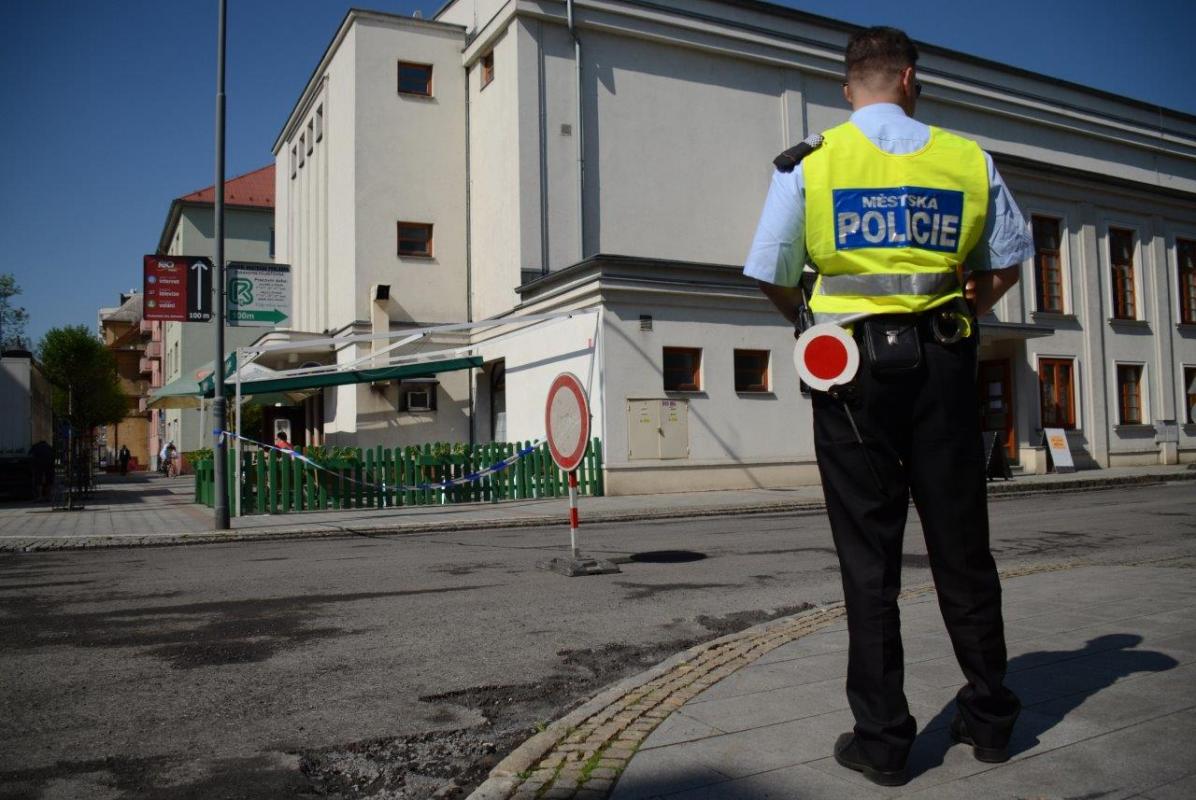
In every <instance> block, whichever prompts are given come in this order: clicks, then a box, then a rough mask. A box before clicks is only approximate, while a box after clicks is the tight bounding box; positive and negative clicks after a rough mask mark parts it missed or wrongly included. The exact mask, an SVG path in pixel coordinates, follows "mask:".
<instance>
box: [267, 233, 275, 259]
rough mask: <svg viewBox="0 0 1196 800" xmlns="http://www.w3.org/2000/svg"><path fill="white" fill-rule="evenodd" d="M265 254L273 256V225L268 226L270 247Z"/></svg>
mask: <svg viewBox="0 0 1196 800" xmlns="http://www.w3.org/2000/svg"><path fill="white" fill-rule="evenodd" d="M267 255H269V256H270V258H274V226H273V225H271V226H270V249H269V252H268V253H267Z"/></svg>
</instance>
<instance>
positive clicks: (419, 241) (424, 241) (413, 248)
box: [398, 222, 432, 258]
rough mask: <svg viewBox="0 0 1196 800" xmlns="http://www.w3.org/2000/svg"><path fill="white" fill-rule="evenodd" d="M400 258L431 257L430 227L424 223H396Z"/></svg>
mask: <svg viewBox="0 0 1196 800" xmlns="http://www.w3.org/2000/svg"><path fill="white" fill-rule="evenodd" d="M398 240H399V247H398V252H399V255H400V256H420V257H424V258H430V257H431V256H432V225H431V224H430V223H426V222H400V223H398Z"/></svg>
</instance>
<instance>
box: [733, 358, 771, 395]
mask: <svg viewBox="0 0 1196 800" xmlns="http://www.w3.org/2000/svg"><path fill="white" fill-rule="evenodd" d="M735 391H737V392H767V391H768V351H767V350H736V351H735Z"/></svg>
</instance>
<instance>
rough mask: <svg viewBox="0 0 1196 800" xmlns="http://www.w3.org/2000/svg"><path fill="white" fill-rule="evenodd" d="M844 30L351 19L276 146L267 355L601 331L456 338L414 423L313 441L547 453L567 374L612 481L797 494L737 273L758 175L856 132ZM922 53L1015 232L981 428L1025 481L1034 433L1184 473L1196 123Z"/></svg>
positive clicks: (672, 19)
mask: <svg viewBox="0 0 1196 800" xmlns="http://www.w3.org/2000/svg"><path fill="white" fill-rule="evenodd" d="M570 19H572V21H573V26H572V29H571V28H570V25H569V21H570ZM852 30H854V28H853V27H852V26H849V25H847V24H844V23H839V22H835V21H833V20H828V19H824V18H820V17H814V16H811V15H807V14H802V13H799V12H795V11H791V10H789V9H786V8H781V7H778V6H774V5H770V4H766V3H760V2H754V0H658V2H652V3H647V2H639V1H638V0H578V1H577V2H573V3H566V2H564V0H508V1H507V2H499V0H454V1H453V2H450V3H448V4H447V5H446V6H445V8H443V9H442V10H441V11H440V12H439V14H438V15H437V16H436V18H435V20H432V21H423V20H412V19H408V18H403V17H396V16H391V15H386V14H376V13H373V12H358V11H353V12H350V14H349V15H348V16H347V17H346V19H345V21H344V22H343V24H342V26H341V28H340V29H339V30H338V32H337V33H336V36H335V37H334V39H333V41H332V43H331V45H330V46H329V48H328V50H327V51H326V52H325V54H324V57H323V59H322V60H321V62H320V65H319V66H318V67H317V69H316V71H315V73H314V74H313V76H312V79H311V81H310V82H309V84H308V86H307V88H306V90H305V91H304V94H303V95H302V97H301V98H300V99H299V101H298V103H297V104H296V107H295V110H294V111H293V113H292V115H291V117H290V119H289V120H288V121H287V123H286V125H285V127H284V128H283V130H282V132H281V134H280V136H279V138H278V140H277V141H276V143H275V147H274V152H275V158H276V198H277V199H276V202H277V207H276V227H277V230H278V250H279V252H278V255H277V258H278V260H279V261H282V262H287V263H290V264H292V268H293V270H294V273H295V276H296V277H295V280H296V283H295V292H294V297H295V309H294V317H295V321H296V325H295V328H296V329H295V330H294V331H292V332H289V333H275V334H272V337H273V340H284V339H288V338H289V339H291V340H295V341H299V340H302V339H303V338H304V337H313V336H316V335H323V334H331V335H338V334H347V333H351V332H354V333H368V332H375V333H377V332H384V331H386V330H392V331H400V330H403V329H404V328H412V327H418V326H422V325H431V324H436V323H440V322H459V321H463V320H481V319H488V318H493V317H500V316H501V317H519V316H525V315H529V314H541V313H545V312H553V311H577V310H584V309H592V310H593V311H594V313H593V314H589V315H585V316H575V317H572V318H570V319H567V320H562V321H558V322H549V323H541V324H540V325H539V326H538V327H537V328H535V329H529V330H528V331H525V332H524V333H522V334H519V335H517V336H512V335H506V336H496V335H495V334H496V333H497V331H494V330H485V331H479V332H476V333H474V334H472V335H471V336H470V338H469V341H468V343H469V344H471V345H472V346H473V347H475V348H476V352H477V354H478V355H480V356H482V358H483V359H484V365H483V366H482V367H480V368H477V369H473V370H468V371H462V372H456V373H445V374H443V375H441V376H439V382H438V384H434V386H435V393H436V396H437V402H436V403H435V404H434V405H435V410H432V411H422V410H419V411H416V410H409V409H407V408H406V407H405V406H404V399H403V398H404V396H405V392H406V391H408V390H409V389H410V387H406V388H405V387H404V386H403V385H390V386H371V385H358V386H347V387H337V388H335V389H326V390H324V392H323V396H322V397H320V398H316V399H314V400H313V401H312V410H311V414H310V416H309V419H310V421H311V425H312V428H313V433H314V434H315V436H316V438H315V439H314V440H315V441H322V439H321V438H319V437H320V435H321V434H322V435H327V436H328V437H329V438H328V441H329V442H330V443H332V442H337V443H354V442H360V443H363V444H366V443H368V444H374V443H381V444H388V445H395V444H407V443H416V442H425V441H436V440H451V441H467V440H470V439H472V440H474V441H488V440H490V439H492V438H499V439H507V440H515V439H535V438H538V437H540V436H542V435H543V432H544V431H543V398H544V394H545V392H546V389H547V385H548V382H549V381H550V380H551V378H552V377H553V376H554V375H555V374H556V373H558V372H560V371H562V370H564V369H569V370H570V371H573V372H575V373H576V374H578V375H579V377H581V378H583V380H584V381H586V382H587V384H588V385H589V387H590V395H591V403H592V406H593V411H594V421H593V430H594V434H595V435H596V436H599V437H600V438H601V439H602V441H603V445H604V456H605V458H604V461H605V466H606V470H607V480H606V486H607V489H608V491H609V492H612V493H625V492H654V491H665V490H680V489H705V488H732V487H757V486H788V485H794V484H796V483H804V482H813V481H816V480H817V473H816V469H815V467H814V456H813V443H812V441H811V435H810V428H811V425H810V405H809V400H808V399H806V398H803V397H802V396H801V394H800V392H799V391H798V381H797V378H796V375H795V372H794V368H793V366H792V361H791V353H792V343H793V339H792V332H791V331H790V330H788V329H787V328H786V326H785V325H784V324H783V322H782V320H781V319H780V317H779V316H777V315H776V313H775V312H774V311H773V310H772V309H771V306H770V305H769V304H768V303H767V301H766V300H765V299H764V298H763V297H762V296H761V295H760V294H759V292H758V291H757V289H756V287H755V285H754V283H753V282H751V281H748V280H746V279H745V278H743V276H742V275H741V274H740V265H741V263H742V259H743V257H744V255H745V254H746V252H747V248H748V245H749V244H750V241H751V236H752V233H753V231H754V227H755V223H756V220H757V217H758V214H759V210H760V207H761V204H762V202H763V197H764V193H765V191H766V188H767V185H768V180H769V177H770V174H771V171H772V165H771V160H772V158H773V157H774V156H775V155H776V154H777V153H778V152H780V151H781V150H783V149H785V148H786V147H788V146H790V145H791V144H792V143H794V142H796V141H798V140H800V139H801V138H803V137H805V136H806V135H807V134H808V133H811V132H818V131H821V130H824V129H826V128H829V127H831V126H833V125H836V124H838V123H840V122H842V121H844V120H845V119H846V118H847V117H848V115H849V113H850V110H849V109H848V108H847V106H846V105H845V104H844V102H843V100H842V94H841V89H840V83H841V81H842V56H841V54H842V51H843V46H844V44H845V43H846V40H847V38H848V36H849V35H850V33H851V31H852ZM921 51H922V59H921V61H920V63H919V76H920V79H921V81H922V83H923V84H924V86H925V91H924V94H923V96H922V99H921V101H920V102H919V109H918V116H919V118H920V119H922V120H923V121H925V122H928V123H930V124H933V125H939V126H942V127H945V128H948V129H950V130H953V131H957V132H959V133H962V134H963V135H966V136H969V137H971V138H974V139H976V140H978V141H979V142H980V143H981V145H982V146H984V147H985V148H986V149H987V150H988V151H989V152H991V153H992V154H993V156H994V158H995V160H996V163H997V165H998V167H999V168H1000V169H1001V172H1002V174H1003V176H1004V177H1005V179H1006V182H1007V183H1008V184H1009V185H1010V187H1011V189H1012V190H1013V192H1014V195H1015V196H1016V198H1017V199H1018V202H1019V204H1020V205H1021V208H1022V210H1023V212H1024V213H1025V214H1026V217H1027V224H1028V225H1032V226H1033V228H1034V230H1035V238H1036V244H1037V249H1038V255H1037V256H1036V259H1035V261H1034V262H1033V263H1029V262H1028V263H1027V264H1025V265H1024V270H1023V280H1022V282H1021V283H1020V284H1019V285H1018V287H1017V289H1016V290H1015V291H1014V292H1012V293H1011V294H1010V295H1009V296H1007V297H1006V298H1005V299H1003V300H1002V302H1001V303H1000V305H999V306H998V308H997V309H996V313H995V316H994V317H993V318H991V319H986V320H984V321H983V322H982V326H981V328H982V342H983V349H982V355H981V358H982V362H983V363H982V365H981V370H982V377H981V384H982V390H981V396H980V397H978V398H977V403H978V408H981V409H982V410H983V411H984V413H985V421H986V427H988V428H989V429H991V430H993V431H994V434H995V436H996V437H997V441H998V442H999V443H1003V444H1004V445H1005V447H1006V450H1007V453H1008V455H1009V457H1010V458H1011V459H1012V460H1013V461H1014V462H1015V463H1018V464H1020V465H1021V467H1022V468H1023V469H1025V470H1029V471H1040V470H1042V469H1044V468H1045V461H1044V456H1043V450H1042V448H1041V441H1042V430H1043V428H1044V427H1061V428H1064V429H1065V430H1067V431H1068V433H1067V435H1068V438H1069V442H1070V445H1071V448H1072V450H1073V452H1074V453H1075V455H1076V459H1077V462H1078V463H1079V464H1080V466H1088V467H1100V466H1116V465H1121V464H1144V463H1160V462H1164V463H1168V462H1170V463H1173V462H1175V461H1179V460H1182V461H1192V460H1196V424H1194V423H1196V420H1193V418H1192V416H1191V415H1192V411H1191V406H1192V403H1193V400H1194V399H1196V398H1194V397H1193V396H1192V394H1190V393H1189V389H1192V388H1196V387H1192V386H1191V384H1192V382H1193V380H1196V263H1194V262H1196V244H1194V242H1196V118H1194V117H1192V116H1190V115H1186V114H1181V113H1178V112H1173V111H1169V110H1167V109H1161V108H1157V107H1153V106H1147V105H1145V104H1142V103H1139V102H1137V101H1134V100H1131V99H1127V98H1121V97H1116V96H1113V95H1109V94H1106V93H1103V92H1099V91H1095V90H1091V89H1087V88H1085V87H1080V86H1075V85H1071V84H1066V83H1061V82H1059V81H1055V80H1053V79H1050V78H1047V77H1045V76H1041V75H1035V74H1031V73H1027V72H1024V71H1021V70H1016V69H1013V68H1010V67H1006V66H1003V65H1001V64H996V63H993V62H988V61H983V60H979V59H974V58H971V57H969V56H966V55H963V54H959V53H954V52H950V51H947V50H943V49H940V48H934V47H930V46H923V47H922V48H921ZM379 298H382V299H379ZM369 352H370V350H369V347H368V346H367V345H361V344H356V345H351V346H345V347H343V348H341V349H340V350H339V351H333V350H328V349H324V350H321V349H319V348H315V350H313V352H311V353H305V354H301V355H300V356H298V357H299V358H302V359H310V360H313V361H314V362H316V363H326V362H328V361H330V360H333V359H335V360H337V361H341V362H346V363H347V362H349V361H353V360H355V359H358V358H361V357H362V356H363V355H368V354H369ZM292 358H295V356H294V355H292Z"/></svg>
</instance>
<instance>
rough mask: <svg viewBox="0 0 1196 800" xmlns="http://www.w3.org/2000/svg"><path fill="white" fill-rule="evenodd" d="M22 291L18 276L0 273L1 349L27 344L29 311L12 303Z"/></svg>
mask: <svg viewBox="0 0 1196 800" xmlns="http://www.w3.org/2000/svg"><path fill="white" fill-rule="evenodd" d="M20 293H21V287H20V286H17V281H16V278H14V277H13V276H12V275H9V274H8V273H3V274H0V350H3V349H6V348H10V347H16V348H20V347H24V346H25V323H26V322H28V321H29V312H27V311H26V310H25V309H24V308H22V307H21V306H15V305H13V303H12V299H13V298H14V297H16V296H17V295H19V294H20Z"/></svg>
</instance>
